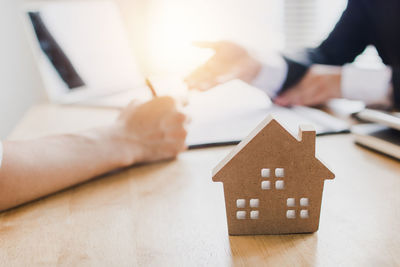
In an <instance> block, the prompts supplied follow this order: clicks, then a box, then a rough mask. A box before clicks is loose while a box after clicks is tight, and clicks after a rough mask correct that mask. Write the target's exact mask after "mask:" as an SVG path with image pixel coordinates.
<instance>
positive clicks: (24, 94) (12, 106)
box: [0, 0, 43, 138]
mask: <svg viewBox="0 0 400 267" xmlns="http://www.w3.org/2000/svg"><path fill="white" fill-rule="evenodd" d="M20 4H21V1H19V0H0V38H1V39H0V138H5V137H6V136H7V134H8V133H9V132H10V131H11V130H12V128H13V127H14V125H15V124H16V123H17V121H18V120H19V119H20V117H21V116H22V115H23V113H24V112H25V111H26V110H27V109H28V108H29V107H30V106H31V105H32V104H33V103H37V102H38V101H40V100H41V99H43V97H42V95H41V93H40V88H41V82H40V80H39V78H38V77H39V76H38V73H37V70H36V68H35V65H34V63H33V60H32V56H31V53H30V50H29V46H28V44H27V42H26V40H25V35H24V31H23V24H22V19H21V17H20V16H19V14H20V13H19V6H20Z"/></svg>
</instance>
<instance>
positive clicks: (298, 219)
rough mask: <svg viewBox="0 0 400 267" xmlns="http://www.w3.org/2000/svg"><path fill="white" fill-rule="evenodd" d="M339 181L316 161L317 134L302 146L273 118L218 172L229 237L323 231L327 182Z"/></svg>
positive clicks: (306, 132)
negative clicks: (221, 185) (321, 229)
mask: <svg viewBox="0 0 400 267" xmlns="http://www.w3.org/2000/svg"><path fill="white" fill-rule="evenodd" d="M334 177H335V175H334V174H333V173H332V172H331V171H330V170H329V169H327V168H326V167H325V165H324V164H322V163H321V162H320V161H319V160H318V159H317V158H316V157H315V130H314V129H313V128H312V127H310V126H300V130H299V140H298V139H296V138H295V137H293V136H292V135H291V134H290V133H289V132H287V131H286V130H285V128H283V127H282V126H281V125H280V124H279V123H278V122H277V121H276V120H275V119H274V118H273V117H271V116H269V117H268V118H267V119H265V120H264V121H263V122H261V123H260V125H259V126H258V127H257V128H256V129H254V131H252V132H251V133H250V135H249V136H248V137H247V138H246V139H244V140H243V141H242V142H240V143H239V144H238V145H237V146H236V147H235V148H234V149H233V150H232V151H231V152H230V153H229V154H228V156H227V157H226V158H225V159H223V160H222V161H221V162H220V163H219V164H218V165H217V166H216V167H215V168H214V170H213V178H212V179H213V181H214V182H223V186H224V194H225V206H226V214H227V220H228V230H229V234H230V235H256V234H287V233H310V232H315V231H317V230H318V225H319V215H320V209H321V199H322V191H323V188H324V180H325V179H333V178H334Z"/></svg>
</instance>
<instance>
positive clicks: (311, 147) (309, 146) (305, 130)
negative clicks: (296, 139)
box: [299, 124, 316, 155]
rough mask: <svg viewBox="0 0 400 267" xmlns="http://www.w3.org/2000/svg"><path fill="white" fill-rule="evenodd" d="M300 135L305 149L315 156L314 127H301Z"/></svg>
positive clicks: (307, 125)
mask: <svg viewBox="0 0 400 267" xmlns="http://www.w3.org/2000/svg"><path fill="white" fill-rule="evenodd" d="M299 128H300V129H299V135H300V139H301V143H302V144H303V146H304V148H305V149H306V150H308V151H310V152H311V153H312V154H313V155H315V137H316V132H315V129H314V127H313V126H312V125H309V124H304V125H300V127H299Z"/></svg>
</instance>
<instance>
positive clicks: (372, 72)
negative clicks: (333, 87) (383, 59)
mask: <svg viewBox="0 0 400 267" xmlns="http://www.w3.org/2000/svg"><path fill="white" fill-rule="evenodd" d="M391 77H392V69H391V68H390V67H386V66H383V67H381V68H377V69H371V68H361V67H358V66H356V65H355V64H346V65H344V66H343V68H342V84H341V89H342V95H343V97H344V98H347V99H354V100H362V101H364V102H365V104H367V105H369V104H389V103H390V101H391V100H390V96H391V91H392V87H391V85H390V82H391Z"/></svg>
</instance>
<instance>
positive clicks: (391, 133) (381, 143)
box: [351, 109, 400, 160]
mask: <svg viewBox="0 0 400 267" xmlns="http://www.w3.org/2000/svg"><path fill="white" fill-rule="evenodd" d="M355 117H356V118H357V119H359V120H362V121H364V122H369V123H366V124H359V125H355V126H353V127H352V128H351V132H352V133H353V135H354V140H355V142H356V143H357V144H359V145H361V146H364V147H367V148H370V149H372V150H375V151H378V152H380V153H383V154H386V155H389V156H391V157H394V158H397V159H399V160H400V113H399V112H384V111H380V110H373V109H365V110H362V111H360V112H358V113H357V114H355Z"/></svg>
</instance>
